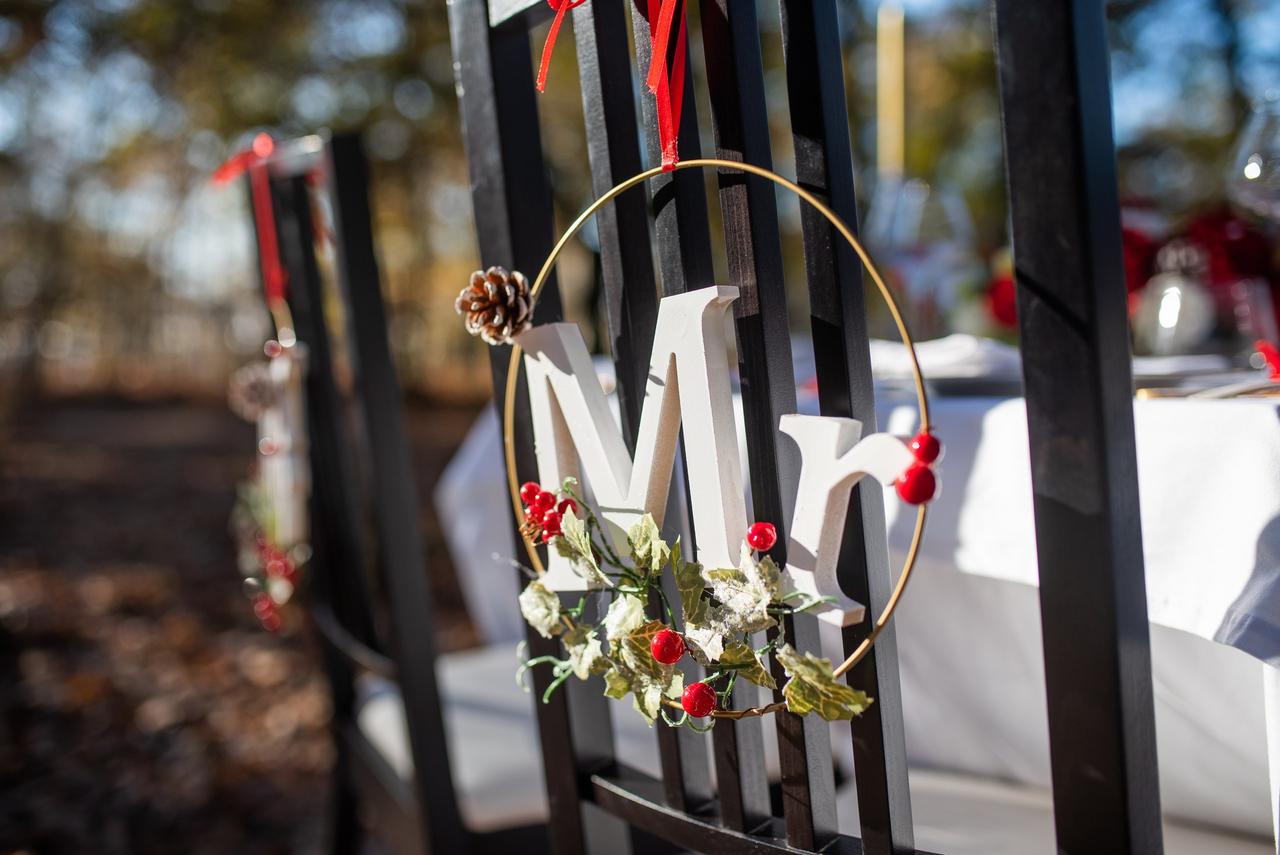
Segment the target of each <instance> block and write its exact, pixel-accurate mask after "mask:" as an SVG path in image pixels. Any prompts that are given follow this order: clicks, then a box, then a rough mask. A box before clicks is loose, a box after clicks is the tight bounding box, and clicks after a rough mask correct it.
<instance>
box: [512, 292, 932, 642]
mask: <svg viewBox="0 0 1280 855" xmlns="http://www.w3.org/2000/svg"><path fill="white" fill-rule="evenodd" d="M737 296H738V289H737V288H732V287H727V286H713V287H709V288H702V289H700V290H697V291H690V292H688V293H685V294H679V295H675V296H671V297H665V298H663V300H662V302H661V304H660V306H659V308H658V320H657V325H656V329H655V331H654V339H653V350H652V352H651V355H650V360H649V378H648V383H647V385H646V389H645V397H644V404H643V409H642V411H641V416H640V427H639V430H638V432H637V435H636V453H635V457H634V458H632V457H631V455H630V454H628V452H627V448H626V445H625V443H624V442H623V439H622V433H621V431H620V430H619V428H618V425H617V422H616V421H615V420H614V417H613V413H612V411H611V410H610V408H609V404H608V401H607V400H606V399H605V395H604V392H603V390H602V389H601V388H600V383H599V381H598V379H597V377H596V372H595V368H594V367H593V366H592V363H591V357H590V356H589V355H588V353H587V348H586V345H585V343H584V342H583V340H582V334H581V332H580V331H579V330H578V327H577V326H576V325H574V324H563V323H561V324H547V325H544V326H539V327H534V328H533V329H530V330H528V331H526V332H524V333H522V334H520V336H519V337H518V339H517V340H518V342H519V344H520V346H521V347H522V348H523V349H524V351H525V359H524V364H525V370H526V372H527V375H528V381H529V402H530V408H531V411H532V416H533V429H534V444H535V449H536V454H537V462H538V476H539V481H540V482H541V483H542V484H544V485H546V486H548V487H552V486H553V485H559V484H560V482H561V481H563V479H564V478H566V477H569V476H573V477H576V478H579V479H580V480H585V481H586V482H587V483H589V484H590V486H591V490H592V492H593V493H594V496H595V501H596V505H597V507H598V510H599V514H600V516H601V517H602V518H603V519H604V520H605V521H606V522H607V523H609V524H611V525H612V526H613V527H614V530H613V532H612V535H613V537H614V538H615V540H619V539H621V541H620V543H619V546H625V538H624V537H623V535H622V533H623V532H625V531H626V530H627V529H628V528H629V527H630V526H631V525H632V524H633V523H634V522H635V521H636V520H637V519H639V518H640V516H642V515H643V514H645V513H649V514H652V515H653V518H654V519H655V520H656V521H657V522H658V524H659V525H661V524H662V516H663V512H664V511H665V509H666V504H667V493H668V490H669V488H670V486H671V477H672V471H673V468H674V465H675V453H676V447H677V444H678V439H679V434H680V426H681V423H682V422H683V424H684V426H685V430H684V445H685V459H686V461H687V467H688V476H689V497H690V503H691V506H692V513H693V524H694V530H695V531H696V532H697V547H698V550H697V553H698V554H697V560H698V561H699V562H700V563H701V564H702V565H703V566H704V567H708V568H716V567H734V566H737V563H738V554H739V551H740V548H741V544H742V539H743V536H744V534H745V533H746V529H747V515H746V501H745V497H744V493H743V488H742V467H741V458H740V455H739V451H738V434H737V428H736V427H735V424H734V415H733V412H734V411H733V392H732V389H731V387H730V376H731V372H730V366H729V361H728V347H727V345H728V342H727V341H726V338H725V334H726V326H727V324H726V321H725V315H726V313H727V312H728V310H729V307H730V306H731V305H732V303H733V301H734V299H736V298H737ZM785 418H786V421H785V423H784V425H783V426H782V429H783V431H784V432H785V433H787V434H788V435H790V436H792V437H793V438H795V439H796V440H797V441H798V442H800V445H801V452H802V460H803V466H802V471H801V477H800V484H799V490H800V495H798V496H797V501H796V506H795V507H796V519H795V520H793V522H792V525H791V527H790V529H789V531H790V532H791V534H790V535H789V537H790V540H789V541H788V554H789V555H790V554H795V555H796V556H797V557H798V559H799V560H798V562H795V561H793V562H789V563H788V565H787V568H786V575H787V577H788V584H789V585H790V586H791V587H793V588H798V589H801V590H805V591H806V592H809V593H813V594H818V595H821V596H830V597H834V598H835V599H836V602H835V603H834V604H833V606H831V607H830V608H828V609H826V610H825V611H824V612H821V613H820V617H822V618H824V619H826V620H829V621H833V622H837V623H849V622H852V621H856V620H860V619H861V617H862V607H861V606H860V605H859V604H857V603H855V602H853V601H851V600H849V599H847V598H846V597H844V596H843V595H842V594H841V593H840V592H839V590H838V588H836V587H835V573H834V566H835V556H836V555H837V554H838V552H839V548H840V532H841V531H842V529H843V526H842V525H840V524H839V523H840V520H839V519H836V518H834V517H835V516H836V513H835V512H836V510H837V509H839V510H843V508H844V507H845V506H846V502H847V499H848V494H849V491H850V490H851V489H852V487H853V484H854V482H855V481H856V480H857V479H858V478H860V477H862V475H864V474H865V475H871V476H873V477H875V478H876V479H877V480H880V481H881V482H882V483H886V484H887V483H889V482H890V481H892V480H893V479H894V478H896V477H898V475H899V474H901V473H902V471H903V470H904V469H906V468H907V466H909V465H910V464H911V462H912V460H913V457H912V455H911V452H910V451H909V450H908V449H907V447H906V445H905V444H904V443H902V442H901V441H900V440H897V439H894V438H892V437H889V436H888V435H885V434H876V435H873V436H871V437H866V438H865V439H863V440H862V442H858V443H857V444H856V446H854V447H852V448H851V447H850V446H851V441H853V440H856V439H857V437H858V434H859V432H860V430H861V427H860V425H859V424H858V423H857V422H853V421H851V420H848V419H832V418H826V417H817V416H787V417H785ZM820 426H822V427H820ZM806 428H808V429H806ZM818 446H821V447H818ZM828 446H829V447H828ZM842 464H847V465H842ZM815 467H818V468H821V469H823V470H824V472H823V473H822V475H821V476H820V477H815V476H818V474H819V473H818V471H817V469H815ZM806 475H808V476H809V477H806ZM841 499H843V501H841ZM802 515H804V517H806V518H802ZM797 564H799V565H800V566H797ZM547 571H548V572H547V575H546V576H545V577H544V578H543V583H544V584H545V585H547V586H548V587H550V588H552V589H553V590H561V591H577V590H582V589H584V588H585V587H586V583H585V581H584V580H583V579H582V578H581V577H580V576H579V575H578V574H577V573H575V572H574V571H573V569H572V567H571V566H570V564H569V562H568V560H567V559H565V558H563V557H562V556H560V555H558V554H556V552H555V550H552V551H551V554H550V560H549V563H548V567H547Z"/></svg>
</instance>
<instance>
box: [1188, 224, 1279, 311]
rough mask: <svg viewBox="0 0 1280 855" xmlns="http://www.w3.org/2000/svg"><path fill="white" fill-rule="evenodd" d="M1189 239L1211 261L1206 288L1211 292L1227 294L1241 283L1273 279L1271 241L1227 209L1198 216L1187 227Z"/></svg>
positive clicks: (1273, 265) (1273, 267) (1273, 266)
mask: <svg viewBox="0 0 1280 855" xmlns="http://www.w3.org/2000/svg"><path fill="white" fill-rule="evenodd" d="M1186 236H1187V238H1188V239H1189V240H1191V241H1192V242H1194V243H1196V244H1198V245H1199V246H1200V247H1201V248H1202V249H1204V251H1205V252H1206V253H1207V255H1208V257H1209V270H1208V273H1207V275H1208V282H1207V283H1206V284H1208V285H1209V287H1210V288H1212V289H1215V290H1219V289H1222V290H1228V289H1230V287H1231V286H1232V285H1233V284H1235V283H1236V282H1238V281H1239V280H1241V279H1254V278H1258V279H1266V280H1267V281H1272V279H1273V278H1274V273H1275V263H1274V253H1273V251H1272V248H1271V241H1270V240H1268V239H1267V236H1266V235H1264V234H1263V233H1262V232H1260V231H1258V230H1257V229H1255V228H1253V227H1252V226H1250V225H1249V224H1248V223H1246V222H1245V221H1244V220H1241V219H1240V218H1239V217H1237V216H1235V215H1234V214H1232V213H1231V209H1230V208H1228V207H1226V206H1225V205H1221V206H1218V207H1215V208H1211V209H1210V210H1208V211H1205V212H1204V213H1202V214H1200V215H1198V216H1197V217H1196V218H1195V219H1193V220H1192V221H1191V222H1190V223H1188V224H1187V230H1186Z"/></svg>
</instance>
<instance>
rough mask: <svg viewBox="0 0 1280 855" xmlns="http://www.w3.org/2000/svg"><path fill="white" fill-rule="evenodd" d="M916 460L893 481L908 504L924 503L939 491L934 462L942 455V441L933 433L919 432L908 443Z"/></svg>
mask: <svg viewBox="0 0 1280 855" xmlns="http://www.w3.org/2000/svg"><path fill="white" fill-rule="evenodd" d="M908 447H909V448H910V449H911V453H912V454H914V455H915V456H916V460H915V462H914V463H912V464H911V465H910V466H909V467H907V471H906V472H903V473H902V475H901V476H900V477H899V478H898V480H897V481H894V482H893V486H894V488H895V489H896V490H897V491H898V498H900V499H902V501H904V502H906V503H907V504H908V505H922V504H924V503H925V502H927V501H929V500H930V499H932V498H933V497H934V494H935V493H937V492H938V477H937V476H936V475H934V474H933V464H934V463H937V462H938V459H939V458H940V457H941V456H942V443H940V442H938V438H937V437H936V436H934V435H933V434H931V433H918V434H916V435H915V436H914V437H913V438H912V440H911V442H910V443H909V444H908Z"/></svg>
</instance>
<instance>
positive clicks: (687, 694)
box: [680, 683, 716, 718]
mask: <svg viewBox="0 0 1280 855" xmlns="http://www.w3.org/2000/svg"><path fill="white" fill-rule="evenodd" d="M680 705H681V706H683V707H684V711H685V712H687V713H688V714H689V715H691V716H693V717H694V718H706V717H707V716H709V715H711V711H712V710H714V709H715V708H716V691H715V689H713V688H711V687H710V686H708V685H707V684H706V683H690V684H689V687H688V688H686V689H685V690H684V694H683V695H682V696H681V697H680Z"/></svg>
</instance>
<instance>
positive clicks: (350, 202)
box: [269, 135, 472, 853]
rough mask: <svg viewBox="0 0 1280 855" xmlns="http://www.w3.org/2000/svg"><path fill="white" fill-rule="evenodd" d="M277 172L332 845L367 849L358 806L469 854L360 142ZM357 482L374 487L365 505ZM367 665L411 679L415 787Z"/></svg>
mask: <svg viewBox="0 0 1280 855" xmlns="http://www.w3.org/2000/svg"><path fill="white" fill-rule="evenodd" d="M317 166H318V167H319V174H321V175H323V176H324V179H325V180H324V189H325V191H326V192H327V193H328V195H329V201H330V208H331V210H332V212H333V237H334V241H335V261H336V264H335V272H336V278H337V281H338V285H339V291H340V294H339V295H338V297H337V299H340V300H341V302H342V305H343V307H344V310H345V311H344V314H345V317H346V322H347V330H346V341H347V344H348V347H349V359H350V362H351V367H352V371H353V374H354V377H353V383H352V389H353V393H354V395H353V397H354V406H355V409H356V410H357V411H358V416H357V418H358V420H359V424H360V426H361V428H362V430H363V436H364V440H365V441H364V442H363V443H357V442H356V441H355V437H354V434H357V433H359V431H353V430H352V428H353V425H352V424H351V423H350V422H349V421H348V413H349V408H348V406H347V405H346V403H345V402H344V400H343V397H342V395H341V394H340V392H339V389H338V384H337V382H336V380H335V374H334V356H335V354H334V345H333V343H332V341H331V337H330V328H329V326H328V324H327V323H326V317H325V305H326V294H325V292H324V289H323V283H322V279H321V275H320V269H319V265H318V263H317V255H316V243H315V235H316V227H317V224H316V223H315V221H314V218H313V204H312V203H313V198H312V194H313V192H314V191H313V189H312V187H311V186H310V179H309V177H308V173H311V172H312V171H313V170H314V169H315V168H316V167H317ZM269 170H270V185H271V190H272V199H273V205H272V208H273V216H274V218H275V225H276V234H277V235H278V236H279V238H278V239H279V246H280V252H281V258H282V262H283V264H284V267H285V270H286V273H287V276H288V283H289V285H288V291H287V299H288V303H289V308H290V312H291V314H292V317H293V322H294V325H295V328H296V333H297V336H298V340H299V341H300V342H302V343H304V344H305V345H306V346H307V348H308V351H309V354H310V360H309V367H308V372H307V378H306V387H305V388H306V401H307V420H308V428H309V431H310V461H311V467H312V494H311V537H312V549H313V556H312V559H311V563H310V573H311V576H312V582H313V586H314V590H313V592H312V596H311V598H310V600H309V603H308V605H309V608H310V611H311V616H312V618H313V623H314V626H315V627H316V629H317V630H318V635H319V637H320V639H321V641H322V644H323V649H324V655H325V664H326V669H327V672H328V677H329V682H330V685H331V688H332V695H333V716H334V739H335V745H336V749H337V759H336V765H335V776H334V777H335V783H334V786H335V799H334V804H333V812H332V843H333V849H334V851H335V852H342V853H348V852H357V851H362V850H361V839H362V836H363V832H362V830H361V822H360V817H359V816H358V814H360V813H362V814H364V819H365V824H367V825H370V826H372V827H373V828H374V829H375V830H376V834H377V837H379V838H380V839H381V840H382V842H383V843H384V844H388V845H390V846H392V847H393V848H394V850H395V851H397V852H405V853H416V852H450V853H452V852H462V851H467V849H468V848H469V846H470V845H471V843H472V841H470V840H469V839H468V838H467V836H466V834H465V832H464V830H463V825H462V822H461V819H460V816H459V812H458V806H457V799H456V796H455V793H454V790H453V784H452V777H451V775H450V763H449V752H448V749H447V744H446V740H445V731H444V722H443V714H442V708H441V703H440V697H439V693H438V689H437V685H436V677H435V638H434V635H433V629H432V627H433V622H432V619H431V615H432V608H431V596H430V589H429V584H428V576H427V567H426V563H425V560H424V555H423V548H422V541H421V535H420V533H419V530H418V497H417V490H416V487H415V485H414V482H413V477H412V472H413V469H412V461H411V459H410V453H409V445H408V440H407V437H406V434H405V429H404V420H403V413H402V409H401V404H400V390H399V385H398V383H397V381H396V376H395V371H394V367H393V365H392V361H391V351H390V348H389V345H388V341H387V326H386V312H385V309H384V306H383V302H382V294H381V289H380V278H379V273H378V262H377V256H376V254H375V251H374V242H373V232H372V221H371V217H370V208H369V186H368V167H367V163H366V160H365V156H364V153H363V150H362V148H361V144H360V140H359V137H357V136H355V135H341V136H335V137H333V138H332V139H328V140H326V141H325V142H324V147H323V152H322V154H321V161H320V162H317V161H316V160H315V159H314V158H312V159H308V158H297V159H292V160H289V159H281V160H280V161H278V162H273V163H271V164H270V166H269ZM330 299H332V297H330ZM360 473H363V475H364V476H365V477H364V478H363V479H360V478H358V474H360ZM361 482H363V483H365V484H367V487H368V489H367V495H368V502H367V505H368V506H369V510H370V513H368V514H366V513H365V512H364V508H363V503H362V501H361V497H362V495H364V491H362V490H361V489H360V487H359V485H360V483H361ZM366 520H369V524H366V522H365V521H366ZM375 602H377V603H381V604H383V605H384V606H385V608H386V611H387V618H388V620H387V621H386V623H387V624H388V625H389V630H390V631H389V633H388V635H389V640H388V643H387V644H385V646H384V645H383V643H382V642H381V640H380V634H379V633H378V632H377V631H376V627H375V623H376V621H375V610H374V604H375ZM384 649H385V650H388V651H389V654H390V655H388V654H387V653H384ZM364 672H368V673H373V674H377V675H378V676H381V677H384V678H386V679H389V680H393V681H395V682H396V683H397V685H398V687H399V690H400V694H401V696H402V699H403V702H404V708H405V719H406V722H407V724H408V730H409V743H410V751H411V756H412V761H413V769H414V776H413V781H412V782H406V781H405V780H404V779H403V778H402V777H401V776H400V775H399V774H397V773H396V771H395V770H394V769H393V768H392V767H391V765H390V764H389V763H388V762H387V759H386V758H385V757H383V756H382V755H381V754H380V753H379V752H378V750H377V749H376V748H375V747H374V746H373V744H372V743H371V742H370V741H369V740H368V739H367V738H366V736H365V734H363V733H362V732H361V730H360V728H359V727H358V725H357V722H356V708H355V704H356V697H355V690H354V684H355V679H356V677H357V675H358V674H360V673H364Z"/></svg>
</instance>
